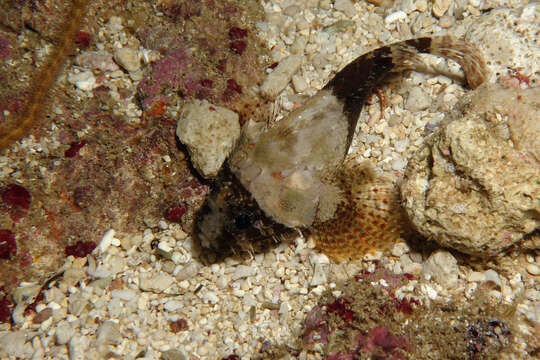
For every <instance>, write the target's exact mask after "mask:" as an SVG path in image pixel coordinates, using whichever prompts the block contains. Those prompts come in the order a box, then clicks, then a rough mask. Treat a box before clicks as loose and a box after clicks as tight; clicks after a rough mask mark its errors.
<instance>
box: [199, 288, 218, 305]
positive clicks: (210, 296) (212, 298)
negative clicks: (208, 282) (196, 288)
mask: <svg viewBox="0 0 540 360" xmlns="http://www.w3.org/2000/svg"><path fill="white" fill-rule="evenodd" d="M202 299H203V301H204V302H206V303H210V304H216V303H217V302H218V301H219V298H218V296H217V295H216V293H215V292H212V291H207V292H206V293H205V294H204V295H203V297H202Z"/></svg>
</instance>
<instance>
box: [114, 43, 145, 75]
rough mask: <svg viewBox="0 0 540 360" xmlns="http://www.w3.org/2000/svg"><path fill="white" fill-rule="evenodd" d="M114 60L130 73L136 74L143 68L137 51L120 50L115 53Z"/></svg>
mask: <svg viewBox="0 0 540 360" xmlns="http://www.w3.org/2000/svg"><path fill="white" fill-rule="evenodd" d="M114 60H115V61H116V63H117V64H118V65H120V66H121V67H123V68H124V69H125V70H127V71H129V72H135V71H137V70H139V69H140V68H141V61H140V60H139V53H138V52H137V50H135V49H130V48H120V49H116V51H115V52H114Z"/></svg>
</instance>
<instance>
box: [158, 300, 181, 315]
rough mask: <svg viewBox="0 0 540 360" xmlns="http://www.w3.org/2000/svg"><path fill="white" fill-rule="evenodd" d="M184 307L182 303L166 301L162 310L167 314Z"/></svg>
mask: <svg viewBox="0 0 540 360" xmlns="http://www.w3.org/2000/svg"><path fill="white" fill-rule="evenodd" d="M183 306H184V303H183V302H181V301H178V300H168V301H167V302H166V303H165V305H163V308H164V309H165V310H167V311H169V312H174V311H176V310H180V309H181V308H182V307H183Z"/></svg>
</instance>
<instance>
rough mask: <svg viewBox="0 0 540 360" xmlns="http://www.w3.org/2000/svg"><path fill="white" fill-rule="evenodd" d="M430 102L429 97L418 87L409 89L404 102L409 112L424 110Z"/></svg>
mask: <svg viewBox="0 0 540 360" xmlns="http://www.w3.org/2000/svg"><path fill="white" fill-rule="evenodd" d="M430 104H431V99H430V98H429V97H428V95H427V94H426V93H425V92H424V90H422V88H420V87H418V86H417V87H413V88H412V89H411V90H410V91H409V97H408V98H407V101H406V102H405V108H406V109H408V110H409V111H411V112H416V111H420V110H425V109H427V108H428V107H429V105H430Z"/></svg>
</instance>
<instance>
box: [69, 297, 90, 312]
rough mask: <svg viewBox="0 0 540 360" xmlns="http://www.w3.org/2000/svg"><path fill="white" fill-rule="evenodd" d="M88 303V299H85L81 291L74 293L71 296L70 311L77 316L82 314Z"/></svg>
mask: <svg viewBox="0 0 540 360" xmlns="http://www.w3.org/2000/svg"><path fill="white" fill-rule="evenodd" d="M87 304H88V300H87V299H85V298H84V297H83V295H82V294H81V293H80V292H76V293H73V294H71V295H70V296H69V304H68V310H69V313H70V314H73V315H75V316H79V315H81V313H82V312H83V310H84V308H85V307H86V305H87Z"/></svg>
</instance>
